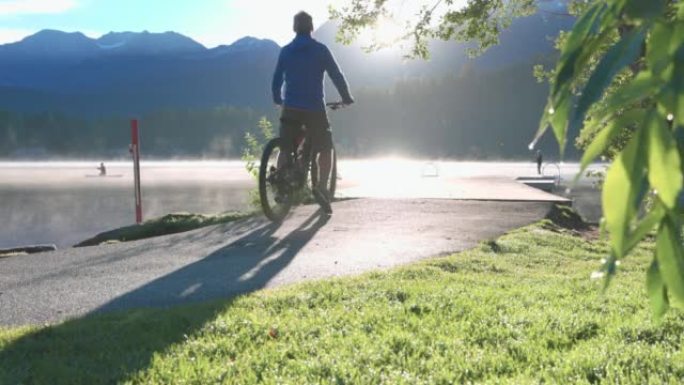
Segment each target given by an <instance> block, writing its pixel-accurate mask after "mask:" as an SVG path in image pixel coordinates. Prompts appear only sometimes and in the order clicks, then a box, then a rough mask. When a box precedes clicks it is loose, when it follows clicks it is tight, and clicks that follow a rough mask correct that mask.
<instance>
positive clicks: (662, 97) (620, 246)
mask: <svg viewBox="0 0 684 385" xmlns="http://www.w3.org/2000/svg"><path fill="white" fill-rule="evenodd" d="M615 31H618V32H619V39H617V41H613V40H612V36H613V35H614V33H615ZM606 42H608V43H609V48H608V49H607V50H606V51H605V52H602V53H601V56H600V60H599V62H598V64H597V65H596V66H595V67H594V68H593V69H592V70H591V71H590V72H591V75H590V77H589V79H588V80H587V81H585V82H582V81H579V82H578V79H579V78H581V76H582V73H583V71H586V69H587V67H588V65H589V63H588V60H589V58H591V57H592V55H595V54H596V47H598V46H601V45H602V44H606ZM561 52H562V53H561V59H560V61H559V63H558V66H557V68H556V70H555V72H554V75H553V81H552V86H551V94H550V97H549V103H548V106H547V108H546V112H545V114H544V116H543V118H542V122H541V130H540V133H542V132H543V131H544V130H545V129H546V127H547V126H548V125H550V126H551V127H552V128H553V131H554V134H555V135H556V138H557V140H558V142H559V144H560V145H561V147H563V146H564V145H565V141H566V135H567V131H568V127H569V125H572V124H573V123H577V122H580V123H581V122H584V121H585V117H586V116H587V111H588V110H589V109H590V108H592V107H593V106H598V107H597V108H596V109H595V111H594V113H593V116H592V118H591V119H590V120H588V121H587V122H586V125H589V126H591V127H592V130H593V131H595V132H596V135H595V136H594V137H593V139H592V140H591V141H590V143H589V144H588V147H587V151H586V152H585V155H584V158H583V159H582V167H583V168H585V167H586V166H587V165H588V164H589V163H590V162H591V161H593V160H594V159H595V158H596V157H597V156H598V155H599V154H600V153H602V152H603V150H604V149H606V148H608V147H609V146H610V141H611V140H612V139H613V138H615V137H616V136H617V135H620V134H624V132H625V131H627V130H629V131H631V132H632V133H631V138H630V139H629V141H628V142H627V144H626V146H625V147H624V148H622V149H620V150H619V151H617V152H616V157H615V160H614V162H613V163H612V165H611V167H610V168H609V170H608V173H607V175H606V180H605V185H604V190H603V209H604V213H605V227H606V229H607V230H608V231H609V233H610V235H611V258H609V259H608V261H607V262H606V264H605V266H604V268H603V269H604V271H605V272H606V273H607V274H606V276H607V279H608V280H610V278H611V276H612V275H613V274H614V273H615V271H616V266H617V261H618V260H620V259H622V258H624V257H625V256H626V255H627V254H628V253H629V252H630V251H631V250H632V248H633V247H634V245H636V244H637V243H638V242H639V241H640V240H641V239H643V238H644V237H645V236H646V235H647V234H648V233H649V232H650V231H651V230H652V229H653V228H654V227H657V229H658V230H657V248H656V253H655V258H654V261H653V263H652V265H651V267H650V268H649V272H648V276H647V277H648V278H647V286H648V290H649V295H650V298H651V303H652V307H653V311H654V313H655V314H656V316H661V315H662V314H663V313H664V312H665V310H666V309H667V307H668V305H669V304H675V305H678V306H682V305H684V248H683V247H682V236H681V230H680V229H681V226H682V221H681V216H680V210H681V206H682V199H681V196H682V187H683V183H684V182H683V177H682V167H683V163H682V156H684V152H683V151H682V149H683V148H684V142H683V141H682V140H683V139H682V135H681V132H682V130H684V127H683V126H684V102H683V101H684V87H682V84H684V70H682V68H683V67H684V6H682V3H681V2H666V1H649V2H643V1H638V0H606V1H594V2H593V4H592V5H591V6H589V7H588V8H587V9H586V10H585V11H584V13H583V14H582V15H581V16H580V18H579V19H578V22H577V24H576V25H575V27H574V29H573V30H572V32H571V33H570V34H569V36H568V38H567V40H566V41H565V44H564V45H563V47H562V51H561ZM635 63H636V65H635ZM625 69H631V70H632V71H633V72H634V76H632V77H631V78H630V79H629V81H626V82H624V84H621V85H620V86H619V87H618V88H617V89H616V90H615V91H614V92H612V93H607V88H608V86H609V85H610V84H611V83H612V82H613V81H614V79H615V78H616V77H617V76H618V75H619V74H620V73H621V72H622V71H624V70H625ZM578 83H579V84H580V88H581V92H580V95H579V97H578V98H577V99H575V98H574V97H573V94H572V88H573V87H574V86H576V85H577V84H578ZM599 102H601V103H599ZM632 122H637V124H636V125H632V124H631V123H632ZM649 191H650V192H651V196H653V197H654V202H653V204H652V205H646V204H645V202H646V197H647V196H649V194H648V192H649Z"/></svg>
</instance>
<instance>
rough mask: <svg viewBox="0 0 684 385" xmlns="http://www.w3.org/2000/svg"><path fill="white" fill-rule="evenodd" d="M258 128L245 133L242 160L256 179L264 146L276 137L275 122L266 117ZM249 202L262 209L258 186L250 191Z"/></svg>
mask: <svg viewBox="0 0 684 385" xmlns="http://www.w3.org/2000/svg"><path fill="white" fill-rule="evenodd" d="M257 128H258V130H257V132H256V133H252V132H249V131H248V132H247V133H245V147H244V148H243V150H242V160H243V161H244V162H245V169H246V170H247V172H248V173H249V175H251V176H252V177H253V178H254V180H255V181H258V179H259V164H260V163H259V162H260V161H261V153H262V152H264V146H266V143H268V141H269V140H271V139H273V138H274V137H275V133H274V132H273V123H271V121H270V120H268V119H267V118H266V117H262V118H261V119H259V123H258V125H257ZM249 203H250V205H251V206H252V207H254V208H256V209H259V210H261V203H260V201H259V189H258V188H254V189H253V190H252V191H250V192H249Z"/></svg>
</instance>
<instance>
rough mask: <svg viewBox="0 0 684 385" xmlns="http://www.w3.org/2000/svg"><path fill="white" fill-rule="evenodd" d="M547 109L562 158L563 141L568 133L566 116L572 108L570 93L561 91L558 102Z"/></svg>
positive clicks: (563, 150)
mask: <svg viewBox="0 0 684 385" xmlns="http://www.w3.org/2000/svg"><path fill="white" fill-rule="evenodd" d="M552 108H553V109H550V110H549V122H550V123H551V127H552V128H553V133H554V135H555V136H556V140H557V141H558V146H559V147H560V157H561V159H562V158H563V154H564V152H565V142H566V138H567V133H568V116H569V115H570V110H571V108H572V99H571V98H570V93H563V94H562V95H561V97H560V98H559V99H558V102H557V103H555V105H554V106H553V107H552Z"/></svg>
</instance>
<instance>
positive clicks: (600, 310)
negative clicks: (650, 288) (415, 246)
mask: <svg viewBox="0 0 684 385" xmlns="http://www.w3.org/2000/svg"><path fill="white" fill-rule="evenodd" d="M652 249H653V245H652V244H650V243H645V244H643V245H641V246H640V247H639V248H638V250H636V252H635V254H634V255H633V256H631V257H630V258H629V259H626V260H625V261H623V263H622V264H621V265H620V266H619V272H618V275H617V277H616V278H615V279H614V280H613V283H612V284H611V286H610V288H609V289H608V291H607V292H606V293H605V294H602V291H601V287H602V285H603V282H602V281H601V280H591V279H590V276H591V273H592V272H593V271H595V270H596V269H597V268H598V267H599V266H600V259H601V258H603V257H604V256H605V254H606V253H607V251H608V248H607V245H606V244H605V243H603V242H587V241H585V240H583V239H582V238H580V237H576V236H573V235H571V234H570V233H569V232H566V231H562V230H558V229H554V228H553V227H552V226H549V224H548V223H546V224H544V225H534V226H530V227H527V228H524V229H521V230H518V231H516V232H513V233H511V234H509V235H506V236H504V237H502V238H500V239H498V240H496V241H495V242H488V243H486V244H482V246H481V247H479V248H477V249H474V250H470V251H466V252H463V253H460V254H456V255H453V256H450V257H446V258H439V259H434V260H429V261H426V262H422V263H418V264H414V265H411V266H408V267H404V268H399V269H395V270H392V271H389V272H376V273H370V274H365V275H363V276H360V277H354V278H341V279H334V280H325V281H319V282H313V283H306V284H301V285H296V286H292V287H288V288H284V289H276V290H267V291H261V292H257V293H253V294H250V295H245V296H242V297H239V298H237V299H234V300H227V301H219V302H212V303H207V304H201V305H193V306H187V307H176V308H172V309H167V310H164V309H149V310H136V311H131V312H125V313H112V314H108V315H103V316H94V317H87V318H83V319H76V320H72V321H69V322H66V323H64V324H60V325H56V326H51V327H44V328H28V329H26V328H24V329H10V330H4V331H0V383H2V384H18V383H22V384H31V383H35V384H43V383H44V384H97V383H104V384H109V383H150V384H170V383H182V384H214V383H225V384H254V383H263V384H318V383H322V384H460V383H482V384H531V383H534V384H537V383H554V384H599V383H604V384H617V383H619V384H668V383H669V384H677V383H682V381H684V355H683V354H682V349H681V346H682V338H683V336H684V317H683V316H682V314H681V312H679V311H672V312H670V313H669V314H668V315H667V316H666V317H665V319H664V320H663V321H662V323H661V324H659V325H658V324H655V323H654V321H653V320H652V317H651V314H650V310H649V307H648V301H647V298H646V295H645V288H644V285H643V279H644V274H645V269H646V266H647V263H648V262H649V260H650V257H651V255H652Z"/></svg>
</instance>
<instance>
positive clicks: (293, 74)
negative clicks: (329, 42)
mask: <svg viewBox="0 0 684 385" xmlns="http://www.w3.org/2000/svg"><path fill="white" fill-rule="evenodd" d="M324 72H327V73H328V76H329V77H330V79H331V80H332V81H333V84H335V87H336V88H337V91H338V92H339V93H340V96H341V97H342V101H343V102H345V103H352V102H353V101H354V99H352V97H351V95H350V94H349V86H348V85H347V81H346V80H345V78H344V75H343V74H342V72H341V71H340V68H339V67H338V66H337V62H336V61H335V58H334V57H333V55H332V53H331V52H330V50H329V49H328V47H326V46H325V45H324V44H322V43H319V42H317V41H316V40H314V39H313V38H312V37H311V36H310V35H307V34H299V35H297V37H295V39H294V40H292V42H291V43H290V44H288V45H286V46H285V47H283V49H282V50H281V51H280V57H278V64H277V65H276V69H275V73H274V74H273V84H272V90H273V102H275V104H278V105H283V104H284V106H285V107H291V108H297V109H302V110H310V111H325V101H324V100H325V94H324V91H323V73H324ZM283 82H285V101H284V102H283V96H282V87H283Z"/></svg>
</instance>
